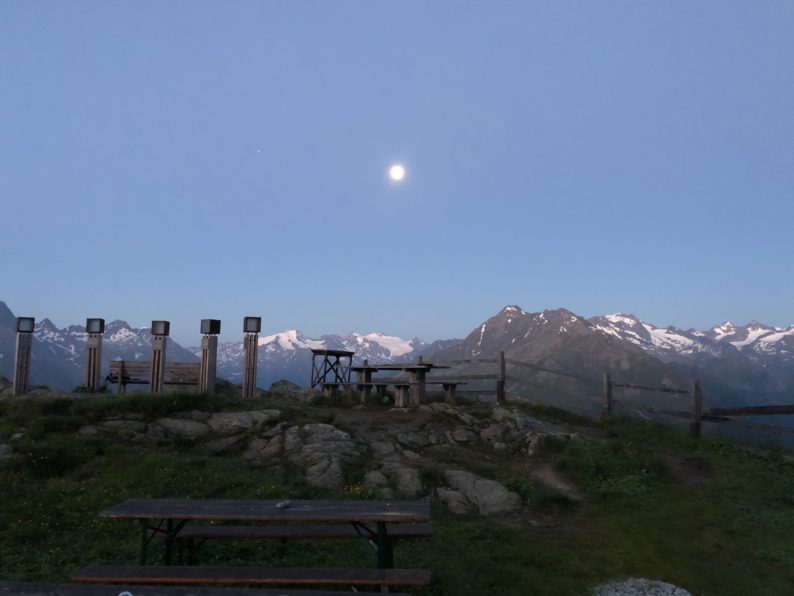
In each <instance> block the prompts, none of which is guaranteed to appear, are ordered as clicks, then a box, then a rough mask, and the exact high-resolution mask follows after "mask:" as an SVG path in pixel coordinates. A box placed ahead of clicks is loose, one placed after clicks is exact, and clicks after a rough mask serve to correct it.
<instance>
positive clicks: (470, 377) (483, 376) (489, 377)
mask: <svg viewBox="0 0 794 596" xmlns="http://www.w3.org/2000/svg"><path fill="white" fill-rule="evenodd" d="M458 379H462V380H466V381H488V380H490V381H492V380H495V379H496V373H484V374H478V375H476V374H474V375H457V376H455V377H450V379H449V380H447V379H446V378H445V377H433V378H432V379H431V380H433V381H441V382H443V383H452V382H455V381H456V380H458Z"/></svg>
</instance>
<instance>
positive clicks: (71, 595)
mask: <svg viewBox="0 0 794 596" xmlns="http://www.w3.org/2000/svg"><path fill="white" fill-rule="evenodd" d="M121 592H129V593H131V594H134V595H135V596H252V594H255V595H256V596H350V594H351V592H349V591H338V590H334V591H328V590H283V589H281V588H258V589H257V590H256V592H252V590H250V589H248V588H234V587H222V588H218V587H196V586H144V585H137V584H136V585H132V584H128V585H124V584H119V585H100V584H94V585H92V584H53V583H41V582H0V596H118V594H120V593H121ZM391 596H406V595H404V594H403V595H399V594H396V593H391Z"/></svg>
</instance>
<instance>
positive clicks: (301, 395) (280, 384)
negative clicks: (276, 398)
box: [270, 379, 317, 401]
mask: <svg viewBox="0 0 794 596" xmlns="http://www.w3.org/2000/svg"><path fill="white" fill-rule="evenodd" d="M270 392H271V393H275V394H276V395H281V396H283V397H289V398H291V399H297V400H300V401H309V400H311V399H312V398H313V397H314V396H315V395H317V393H316V392H315V391H313V390H311V389H304V388H302V387H300V386H298V385H296V384H295V383H291V382H290V381H285V380H283V379H282V380H281V381H276V382H275V383H273V384H272V385H271V386H270Z"/></svg>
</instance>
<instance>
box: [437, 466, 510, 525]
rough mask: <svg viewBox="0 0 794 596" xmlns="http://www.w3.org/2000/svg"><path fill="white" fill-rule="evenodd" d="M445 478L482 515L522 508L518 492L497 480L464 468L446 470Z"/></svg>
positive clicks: (503, 512)
mask: <svg viewBox="0 0 794 596" xmlns="http://www.w3.org/2000/svg"><path fill="white" fill-rule="evenodd" d="M444 479H445V480H446V482H447V484H448V485H449V486H450V487H451V488H452V489H454V490H456V491H458V492H459V493H460V494H461V495H462V496H463V497H464V498H465V499H466V500H467V501H468V502H469V503H471V504H472V505H473V506H474V508H476V510H477V511H478V512H479V513H480V514H481V515H502V514H505V513H511V512H513V511H516V510H518V509H520V508H521V497H520V496H519V495H518V493H514V492H513V491H510V490H507V488H505V487H504V485H502V484H500V483H498V482H496V481H495V480H489V479H487V478H482V477H481V476H477V475H476V474H472V473H471V472H466V471H464V470H447V471H446V472H444Z"/></svg>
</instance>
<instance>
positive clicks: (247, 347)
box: [243, 317, 262, 398]
mask: <svg viewBox="0 0 794 596" xmlns="http://www.w3.org/2000/svg"><path fill="white" fill-rule="evenodd" d="M261 330H262V317H245V318H244V319H243V333H245V337H244V338H243V397H244V398H253V397H254V392H255V391H256V360H257V349H258V347H259V345H258V342H259V332H260V331H261Z"/></svg>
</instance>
